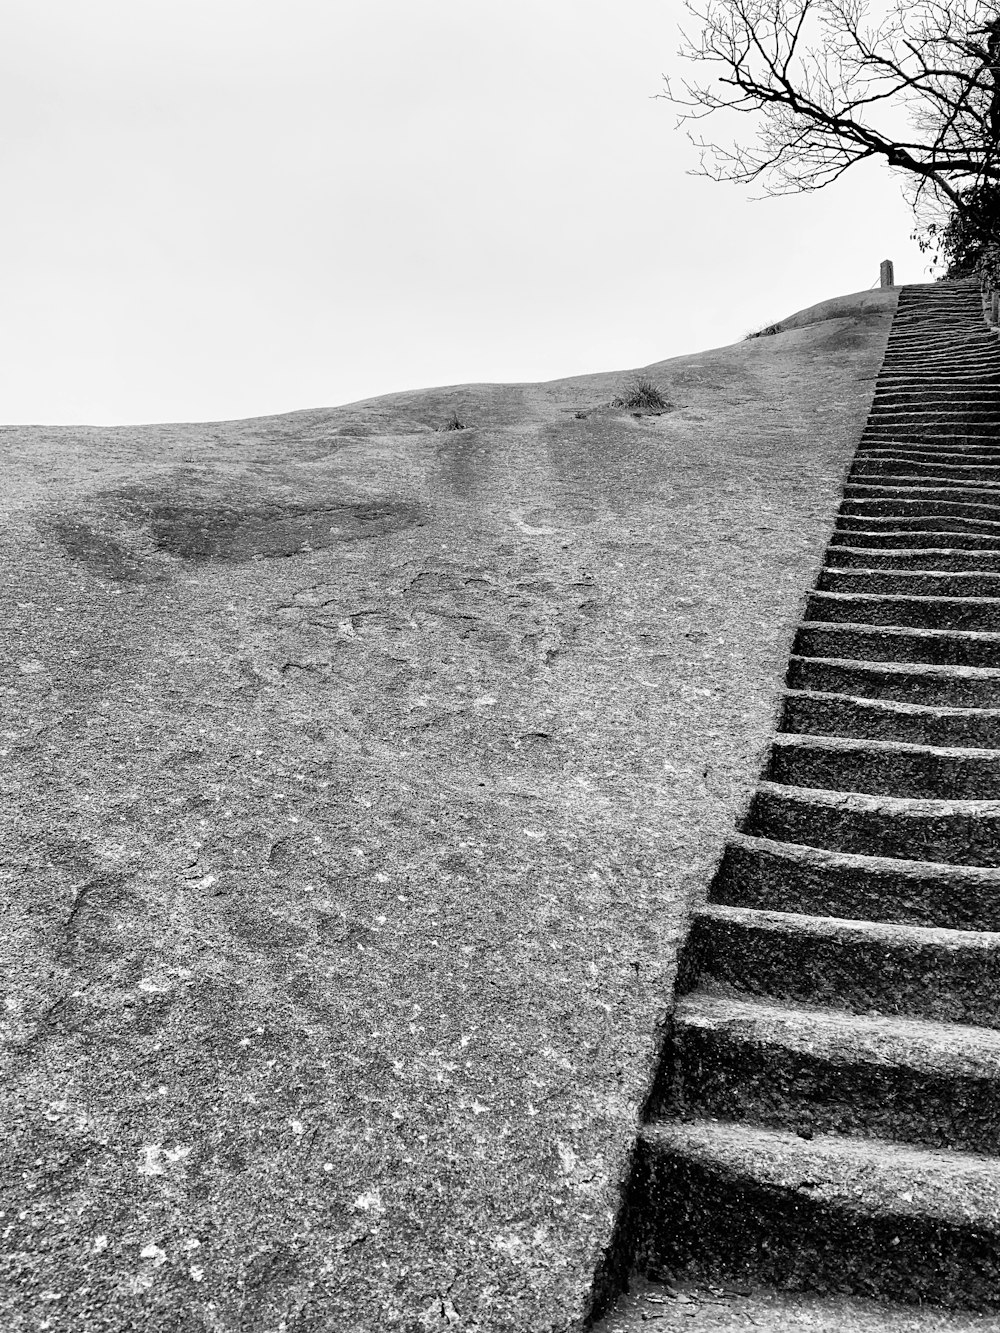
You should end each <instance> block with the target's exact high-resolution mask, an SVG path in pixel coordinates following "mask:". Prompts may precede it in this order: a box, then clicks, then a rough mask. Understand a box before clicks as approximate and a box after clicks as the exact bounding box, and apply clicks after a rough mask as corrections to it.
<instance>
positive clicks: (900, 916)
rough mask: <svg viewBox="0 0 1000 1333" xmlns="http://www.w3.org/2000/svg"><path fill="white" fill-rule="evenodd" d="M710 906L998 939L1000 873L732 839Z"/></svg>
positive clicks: (754, 837) (759, 838) (740, 836)
mask: <svg viewBox="0 0 1000 1333" xmlns="http://www.w3.org/2000/svg"><path fill="white" fill-rule="evenodd" d="M709 900H710V902H711V903H712V904H721V905H725V906H730V907H750V908H754V909H756V910H759V911H768V912H795V913H798V914H801V915H807V916H818V917H821V916H830V917H840V918H843V919H846V920H854V921H882V922H886V923H889V924H895V925H903V926H929V927H934V928H940V929H947V930H959V931H987V932H991V933H992V932H998V931H1000V871H997V870H994V869H992V868H990V867H984V866H966V865H954V864H950V863H949V864H947V865H945V864H941V863H940V862H937V861H932V860H927V859H925V858H921V857H919V856H917V857H895V856H890V855H888V854H886V855H879V854H877V853H851V852H844V851H838V850H837V849H836V848H832V849H831V848H827V847H820V846H816V845H814V844H810V843H803V842H799V843H796V842H794V841H792V840H790V839H785V838H774V837H767V836H764V835H759V834H748V833H744V832H734V833H732V834H731V835H730V838H729V841H728V842H727V843H726V846H725V850H724V851H723V855H722V859H721V861H720V863H719V869H718V871H717V873H716V875H715V878H714V879H713V881H712V885H711V888H710V890H709Z"/></svg>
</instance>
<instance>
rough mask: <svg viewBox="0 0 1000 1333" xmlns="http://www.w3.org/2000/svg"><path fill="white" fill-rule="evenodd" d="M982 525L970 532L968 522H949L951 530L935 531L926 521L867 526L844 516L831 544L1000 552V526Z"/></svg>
mask: <svg viewBox="0 0 1000 1333" xmlns="http://www.w3.org/2000/svg"><path fill="white" fill-rule="evenodd" d="M980 527H981V525H973V528H975V531H971V529H969V525H968V521H967V520H961V519H960V520H957V521H955V520H948V527H947V528H943V529H940V528H933V527H932V525H929V524H927V523H925V521H924V520H923V519H921V520H920V521H919V523H916V524H911V523H908V524H907V525H905V527H903V525H900V524H892V523H887V521H885V520H881V519H877V520H875V521H873V523H872V524H868V525H865V524H864V523H863V521H861V520H859V519H855V517H849V519H844V517H843V516H841V517H840V519H837V524H836V528H835V529H833V532H832V535H831V539H829V544H831V547H896V548H900V547H928V545H931V547H947V548H949V549H952V551H955V549H957V548H961V549H965V551H1000V525H997V527H996V528H989V527H987V529H985V531H979V528H980Z"/></svg>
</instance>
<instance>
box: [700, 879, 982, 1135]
mask: <svg viewBox="0 0 1000 1333" xmlns="http://www.w3.org/2000/svg"><path fill="white" fill-rule="evenodd" d="M677 985H678V991H679V993H681V994H683V993H685V992H686V991H689V990H690V989H692V988H693V987H694V986H695V985H698V986H700V987H702V988H704V987H713V986H714V987H717V988H719V989H720V990H722V991H723V992H724V993H731V994H734V995H739V994H748V995H761V996H773V997H776V998H779V999H785V1000H789V1001H795V1002H798V1003H801V1004H811V1005H831V1006H833V1007H834V1008H838V1007H842V1008H846V1009H848V1010H850V1011H851V1012H853V1013H858V1014H869V1013H876V1014H877V1013H882V1014H905V1015H909V1016H910V1017H913V1018H932V1019H936V1020H938V1021H941V1022H948V1023H964V1024H971V1025H973V1026H975V1027H985V1028H990V1029H994V1030H996V1029H998V1028H1000V934H997V933H993V932H986V931H976V930H944V929H941V928H939V927H930V926H903V925H894V924H890V923H888V922H882V921H857V920H846V919H844V918H841V917H828V916H807V915H805V914H803V913H800V912H770V911H761V910H759V909H756V908H751V907H728V906H725V905H723V904H721V903H706V904H705V905H704V906H702V907H700V908H699V909H698V910H697V911H696V912H695V914H694V917H693V920H692V923H691V930H690V933H689V935H688V940H687V943H686V945H685V948H684V955H683V959H682V963H681V966H680V969H679V972H678V983H677ZM990 1151H991V1152H992V1153H994V1154H995V1153H996V1144H994V1145H993V1147H992V1148H991V1149H990Z"/></svg>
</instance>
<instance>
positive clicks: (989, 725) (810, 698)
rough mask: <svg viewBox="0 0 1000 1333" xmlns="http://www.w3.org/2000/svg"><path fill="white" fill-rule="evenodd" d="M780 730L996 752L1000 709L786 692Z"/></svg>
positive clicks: (802, 733)
mask: <svg viewBox="0 0 1000 1333" xmlns="http://www.w3.org/2000/svg"><path fill="white" fill-rule="evenodd" d="M780 729H781V731H783V732H787V733H789V734H790V735H800V736H839V737H843V738H847V739H858V740H879V741H903V742H906V743H908V744H911V745H931V746H937V747H944V748H950V747H953V746H957V747H958V748H960V749H971V750H995V749H996V750H1000V708H933V707H929V706H928V705H926V704H901V703H894V702H893V701H892V700H889V699H859V698H855V697H853V696H852V695H849V694H824V693H820V692H818V691H811V690H786V692H785V696H784V699H783V702H782V709H781V719H780Z"/></svg>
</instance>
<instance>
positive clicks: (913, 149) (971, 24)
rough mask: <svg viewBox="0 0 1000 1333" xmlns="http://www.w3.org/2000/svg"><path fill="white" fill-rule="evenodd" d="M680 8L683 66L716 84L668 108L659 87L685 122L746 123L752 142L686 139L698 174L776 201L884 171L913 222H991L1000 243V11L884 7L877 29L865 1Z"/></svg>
mask: <svg viewBox="0 0 1000 1333" xmlns="http://www.w3.org/2000/svg"><path fill="white" fill-rule="evenodd" d="M876 3H878V0H876ZM685 5H686V8H687V10H688V13H689V14H690V15H691V17H692V18H693V19H694V20H695V21H696V22H697V24H698V31H697V33H696V32H694V31H693V30H692V31H689V32H687V33H685V34H683V37H684V45H683V46H682V48H681V52H680V54H681V55H682V56H684V57H685V58H686V59H688V60H691V61H694V62H695V63H697V64H699V65H704V66H707V67H709V68H710V69H711V70H713V71H714V73H715V78H714V79H712V80H710V81H707V82H702V81H698V80H697V79H693V80H691V81H686V82H685V83H684V85H683V92H681V93H679V94H676V95H675V94H674V93H673V91H672V90H671V88H670V86H669V83H668V85H667V92H666V96H667V98H668V99H669V100H670V101H672V102H673V103H674V104H675V105H678V106H680V108H681V122H682V123H683V122H699V121H702V120H703V119H704V118H705V117H707V116H713V115H716V114H717V113H725V112H726V111H730V112H736V113H742V114H744V115H748V116H751V117H754V118H755V130H756V133H755V134H754V135H753V136H752V137H751V139H750V141H749V142H747V141H737V142H734V143H732V144H731V145H729V146H727V145H726V144H720V143H715V142H709V141H707V140H706V139H705V138H703V137H701V136H700V135H699V134H697V133H692V134H691V138H692V140H693V141H694V142H695V143H696V144H697V146H698V147H699V149H700V150H701V165H700V172H701V174H704V175H708V176H710V177H712V178H713V179H716V180H730V181H737V182H743V183H753V182H760V183H761V184H762V186H763V188H764V192H765V193H767V194H786V193H792V192H797V191H803V190H817V189H820V188H822V187H823V186H825V185H829V184H830V183H831V182H833V181H835V180H837V179H838V178H839V177H840V176H842V175H843V174H844V172H845V171H847V170H848V169H849V168H850V167H852V166H854V164H855V163H857V162H863V161H866V160H867V159H872V158H874V159H881V160H883V161H884V162H886V163H887V164H888V165H889V167H890V168H892V169H894V170H897V171H900V172H903V173H905V174H906V176H907V178H908V181H909V184H910V187H911V188H910V191H909V193H910V196H911V201H912V202H913V203H914V205H915V206H916V207H917V208H918V210H919V209H920V207H921V206H922V205H930V206H937V207H938V208H939V209H940V208H944V209H945V210H946V211H948V212H951V213H954V214H957V215H959V216H961V217H972V216H975V217H976V218H977V224H976V225H977V226H982V225H984V224H983V222H982V217H983V216H984V214H985V215H988V217H989V218H990V219H992V221H988V222H987V223H986V224H985V225H987V227H988V228H989V229H990V230H991V231H992V235H991V236H990V239H991V240H994V241H995V240H997V239H1000V237H998V236H997V234H996V231H995V210H994V209H993V208H990V209H987V210H984V209H983V208H982V206H981V205H982V200H983V198H984V197H986V198H995V197H996V196H997V194H998V187H1000V0H911V2H907V0H891V4H890V5H886V4H882V5H880V7H879V8H880V13H879V15H878V16H876V17H874V18H873V17H872V16H871V13H870V8H869V5H868V3H867V0H685ZM706 73H708V70H706ZM720 118H724V116H723V117H720ZM977 199H978V200H979V206H978V209H977V207H976V206H974V201H975V200H977Z"/></svg>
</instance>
